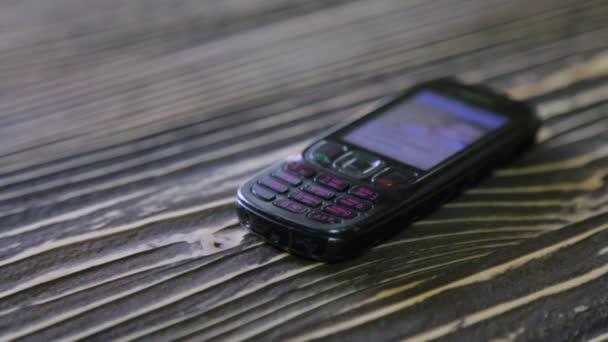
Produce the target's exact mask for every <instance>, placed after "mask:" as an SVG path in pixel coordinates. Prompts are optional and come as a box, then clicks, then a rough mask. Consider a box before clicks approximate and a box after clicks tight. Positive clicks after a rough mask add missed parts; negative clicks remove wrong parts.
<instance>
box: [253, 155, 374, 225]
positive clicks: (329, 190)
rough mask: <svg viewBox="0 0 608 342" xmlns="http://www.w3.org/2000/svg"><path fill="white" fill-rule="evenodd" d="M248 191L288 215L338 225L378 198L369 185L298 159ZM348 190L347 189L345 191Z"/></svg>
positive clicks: (286, 164)
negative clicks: (352, 181)
mask: <svg viewBox="0 0 608 342" xmlns="http://www.w3.org/2000/svg"><path fill="white" fill-rule="evenodd" d="M250 190H251V193H253V194H254V195H255V197H257V198H259V199H260V200H262V201H265V202H271V201H272V204H273V205H274V206H276V207H277V208H280V209H283V210H286V211H288V212H290V213H292V214H297V215H304V214H306V217H307V218H308V219H310V220H313V221H315V222H318V223H322V224H338V223H340V222H342V221H343V220H350V219H354V218H355V217H358V216H361V215H364V213H365V212H367V211H368V210H370V209H371V208H372V207H373V206H374V204H372V202H374V203H377V202H378V201H379V199H380V194H379V193H378V192H376V191H375V190H373V189H372V188H371V187H367V186H364V185H362V184H361V183H360V182H358V184H352V183H351V182H350V181H347V180H346V179H343V178H340V177H336V176H334V175H331V174H329V173H317V172H316V170H314V169H313V168H312V167H309V166H307V165H306V164H305V163H304V162H302V161H300V160H296V161H289V162H287V163H285V164H283V165H282V166H281V167H280V168H278V169H276V170H274V171H272V172H269V173H268V174H267V175H266V176H263V177H261V179H260V180H259V181H258V182H257V183H256V184H254V185H253V186H252V187H251V189H250ZM347 190H350V192H347Z"/></svg>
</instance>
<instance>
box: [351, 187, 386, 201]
mask: <svg viewBox="0 0 608 342" xmlns="http://www.w3.org/2000/svg"><path fill="white" fill-rule="evenodd" d="M350 193H351V194H352V195H355V196H357V197H359V198H363V199H366V200H369V201H372V202H377V201H378V200H379V199H380V193H378V192H377V191H375V190H373V189H370V188H368V187H366V186H358V187H355V188H353V189H352V190H351V191H350Z"/></svg>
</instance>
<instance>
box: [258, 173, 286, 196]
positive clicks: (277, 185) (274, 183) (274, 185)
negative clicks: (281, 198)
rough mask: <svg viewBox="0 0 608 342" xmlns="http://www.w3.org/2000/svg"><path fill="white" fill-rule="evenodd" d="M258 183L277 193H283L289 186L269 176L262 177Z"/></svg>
mask: <svg viewBox="0 0 608 342" xmlns="http://www.w3.org/2000/svg"><path fill="white" fill-rule="evenodd" d="M259 183H260V184H262V185H263V186H265V187H267V188H269V189H270V190H272V191H274V192H276V193H279V194H284V193H286V192H287V191H289V187H288V186H287V185H285V184H283V183H281V182H279V181H278V180H276V179H273V178H270V177H266V178H264V179H262V180H261V181H260V182H259Z"/></svg>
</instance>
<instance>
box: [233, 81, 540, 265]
mask: <svg viewBox="0 0 608 342" xmlns="http://www.w3.org/2000/svg"><path fill="white" fill-rule="evenodd" d="M539 125H540V121H539V120H538V118H537V117H536V115H535V113H534V111H533V110H532V109H531V108H530V107H529V106H528V105H526V104H525V103H523V102H519V101H514V100H512V99H510V98H509V97H507V96H505V95H501V94H498V93H496V92H494V91H492V90H491V89H489V88H487V87H484V86H481V85H465V84H462V83H459V82H458V81H456V80H452V79H440V80H434V81H429V82H426V83H422V84H420V85H417V86H414V87H412V88H410V89H408V90H406V91H404V92H403V93H402V94H401V95H399V96H396V97H395V98H394V100H391V101H389V102H388V103H386V104H384V105H382V106H380V107H379V108H377V109H374V110H372V111H371V112H369V113H366V114H365V115H363V116H360V117H358V118H357V119H356V120H354V121H352V122H348V123H346V124H344V125H342V126H341V127H339V128H337V129H335V130H333V131H332V132H330V133H328V134H326V135H325V136H323V137H322V138H321V139H319V140H318V141H316V142H314V143H312V144H311V145H310V146H309V147H307V148H306V149H305V150H304V151H303V152H302V153H301V154H300V155H298V156H294V157H290V158H287V159H286V160H284V161H281V162H278V163H276V164H275V165H272V166H270V167H269V168H267V169H265V170H263V171H262V172H260V173H259V174H257V175H255V176H254V177H253V178H251V179H250V180H249V181H247V182H245V183H244V184H243V185H242V186H241V187H240V188H239V189H238V192H237V201H236V205H237V214H238V217H239V220H240V222H241V224H242V225H243V226H244V227H246V228H248V229H250V230H251V231H253V232H254V233H256V234H258V235H260V236H262V237H263V238H264V239H265V240H266V241H267V242H268V243H270V244H271V245H274V246H276V247H279V248H281V249H284V250H286V251H288V252H291V253H293V254H297V255H301V256H305V257H308V258H312V259H316V260H322V261H327V262H332V261H338V260H342V259H348V258H351V257H354V256H356V255H358V254H360V253H362V252H363V251H365V250H366V249H367V248H369V247H371V246H372V245H374V244H376V243H378V242H380V241H382V240H384V239H386V238H387V237H389V236H390V235H391V234H394V233H395V232H396V231H398V230H401V229H403V228H405V227H406V226H407V225H409V224H410V223H412V222H413V221H415V220H417V219H419V218H421V217H422V216H424V215H426V214H428V213H429V212H431V211H432V210H434V209H436V208H437V207H438V206H440V205H441V204H442V203H444V202H445V201H447V200H449V199H450V198H452V197H454V196H455V195H457V194H458V193H459V192H460V191H461V190H462V189H464V188H466V187H470V186H472V185H473V184H474V183H476V182H477V181H478V180H479V179H480V178H482V177H483V175H485V174H486V173H488V172H489V171H491V170H492V169H493V168H495V167H496V166H497V165H500V164H502V163H504V162H506V161H508V160H510V159H512V158H513V157H515V156H516V155H518V154H519V153H520V152H521V151H522V150H523V149H524V148H526V147H527V146H529V145H531V144H532V143H533V142H534V139H535V135H536V134H535V133H536V131H537V129H538V127H539Z"/></svg>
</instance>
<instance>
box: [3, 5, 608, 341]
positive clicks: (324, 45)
mask: <svg viewBox="0 0 608 342" xmlns="http://www.w3.org/2000/svg"><path fill="white" fill-rule="evenodd" d="M606 18H608V3H607V2H605V1H580V0H576V1H562V0H560V1H548V0H539V1H523V0H514V1H466V2H463V1H444V0H438V1H422V0H420V1H414V0H412V1H388V0H361V1H337V0H336V1H323V2H321V1H303V0H302V1H300V0H295V1H289V2H287V1H279V0H256V1H246V0H226V1H215V0H204V1H194V0H181V1H174V2H165V1H163V2H161V1H159V0H146V1H143V0H142V1H132V0H129V1H127V0H97V1H95V0H84V1H83V0H54V1H43V0H21V1H3V2H0V227H1V229H0V339H1V340H13V339H15V340H27V341H50V340H76V339H87V340H93V341H95V340H96V341H107V340H114V339H118V340H123V341H124V340H145V341H156V340H158V341H161V340H168V339H182V340H188V341H190V340H192V341H198V340H210V339H213V340H229V341H239V340H291V341H304V340H311V339H316V338H323V339H328V340H355V341H356V340H373V341H377V340H404V341H410V340H415V341H425V340H432V339H453V340H463V341H465V340H466V341H475V340H493V341H513V340H548V341H556V340H593V341H602V340H607V339H608V291H607V289H608V214H607V211H606V208H607V205H608V204H607V203H608V197H607V196H606V189H607V188H608V185H606V183H605V180H606V179H607V178H606V177H607V176H608V135H607V133H606V131H607V129H608V117H607V114H608V107H607V104H606V103H607V101H606V100H608V77H607V75H608V50H605V49H607V48H608V25H607V22H606ZM444 75H457V76H459V77H461V78H462V79H464V80H466V81H469V82H477V81H483V82H486V83H488V84H491V85H492V86H494V87H496V88H497V89H501V90H504V91H508V92H509V93H511V94H512V95H513V96H515V97H518V98H522V99H529V100H530V101H531V102H532V103H534V104H535V106H536V108H537V110H538V111H539V113H540V114H541V116H542V117H543V119H544V120H545V124H544V125H543V128H542V130H541V132H540V133H539V137H538V140H539V144H538V145H537V146H535V147H534V148H533V149H532V150H531V151H529V152H528V153H526V154H525V155H524V156H522V158H521V159H520V160H519V161H517V162H516V163H514V164H512V165H509V166H508V168H503V169H500V170H498V171H497V172H496V173H495V174H494V175H493V176H492V177H491V178H489V179H486V180H484V181H482V182H481V184H479V185H478V186H477V187H476V188H474V189H471V190H470V191H468V192H467V193H466V194H463V195H462V196H460V197H458V198H457V199H456V200H454V201H453V202H450V203H449V204H447V205H445V206H444V207H443V208H442V209H441V210H439V211H438V212H436V213H434V214H433V215H431V216H429V217H427V218H426V219H424V220H422V221H420V222H418V223H416V224H414V225H413V226H412V227H409V228H407V229H405V230H403V232H402V233H400V234H399V235H398V236H396V237H394V238H393V239H391V240H390V241H387V242H386V243H384V244H382V245H380V246H378V247H376V248H374V249H373V250H371V251H369V252H368V253H367V254H366V255H364V256H363V257H361V258H358V259H356V260H353V261H349V262H345V263H340V264H334V265H326V264H322V263H315V262H311V261H307V260H303V259H300V258H297V257H292V256H289V255H287V254H285V253H281V252H279V251H277V250H275V249H273V248H271V247H269V246H266V245H264V244H263V243H261V241H260V240H259V239H258V238H256V237H255V236H251V235H249V234H247V233H246V231H244V230H243V229H242V228H240V227H239V226H238V225H237V221H236V218H235V215H234V206H233V200H234V192H235V189H236V187H237V186H238V184H239V183H240V182H242V181H243V180H245V179H246V178H247V177H249V176H250V175H251V174H252V173H253V172H254V171H256V170H258V169H260V168H261V167H263V166H265V165H267V164H268V163H270V162H272V161H275V160H277V159H279V158H282V157H283V156H285V155H288V154H290V153H294V152H297V151H298V150H299V149H300V148H302V147H303V146H305V145H306V144H307V143H308V142H309V141H311V139H312V138H313V137H314V136H315V135H316V134H318V133H320V132H322V131H323V130H324V129H326V128H328V127H329V126H331V125H332V124H334V123H336V122H339V121H340V120H343V119H344V118H346V117H348V116H349V115H351V114H352V113H353V111H355V110H358V109H360V108H363V107H364V106H369V105H373V103H374V101H375V100H378V99H381V98H382V97H383V96H388V95H391V94H394V93H395V92H396V91H398V90H399V89H401V88H403V87H406V86H408V85H409V84H412V83H414V82H416V81H419V80H424V79H429V78H433V77H438V76H444Z"/></svg>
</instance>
